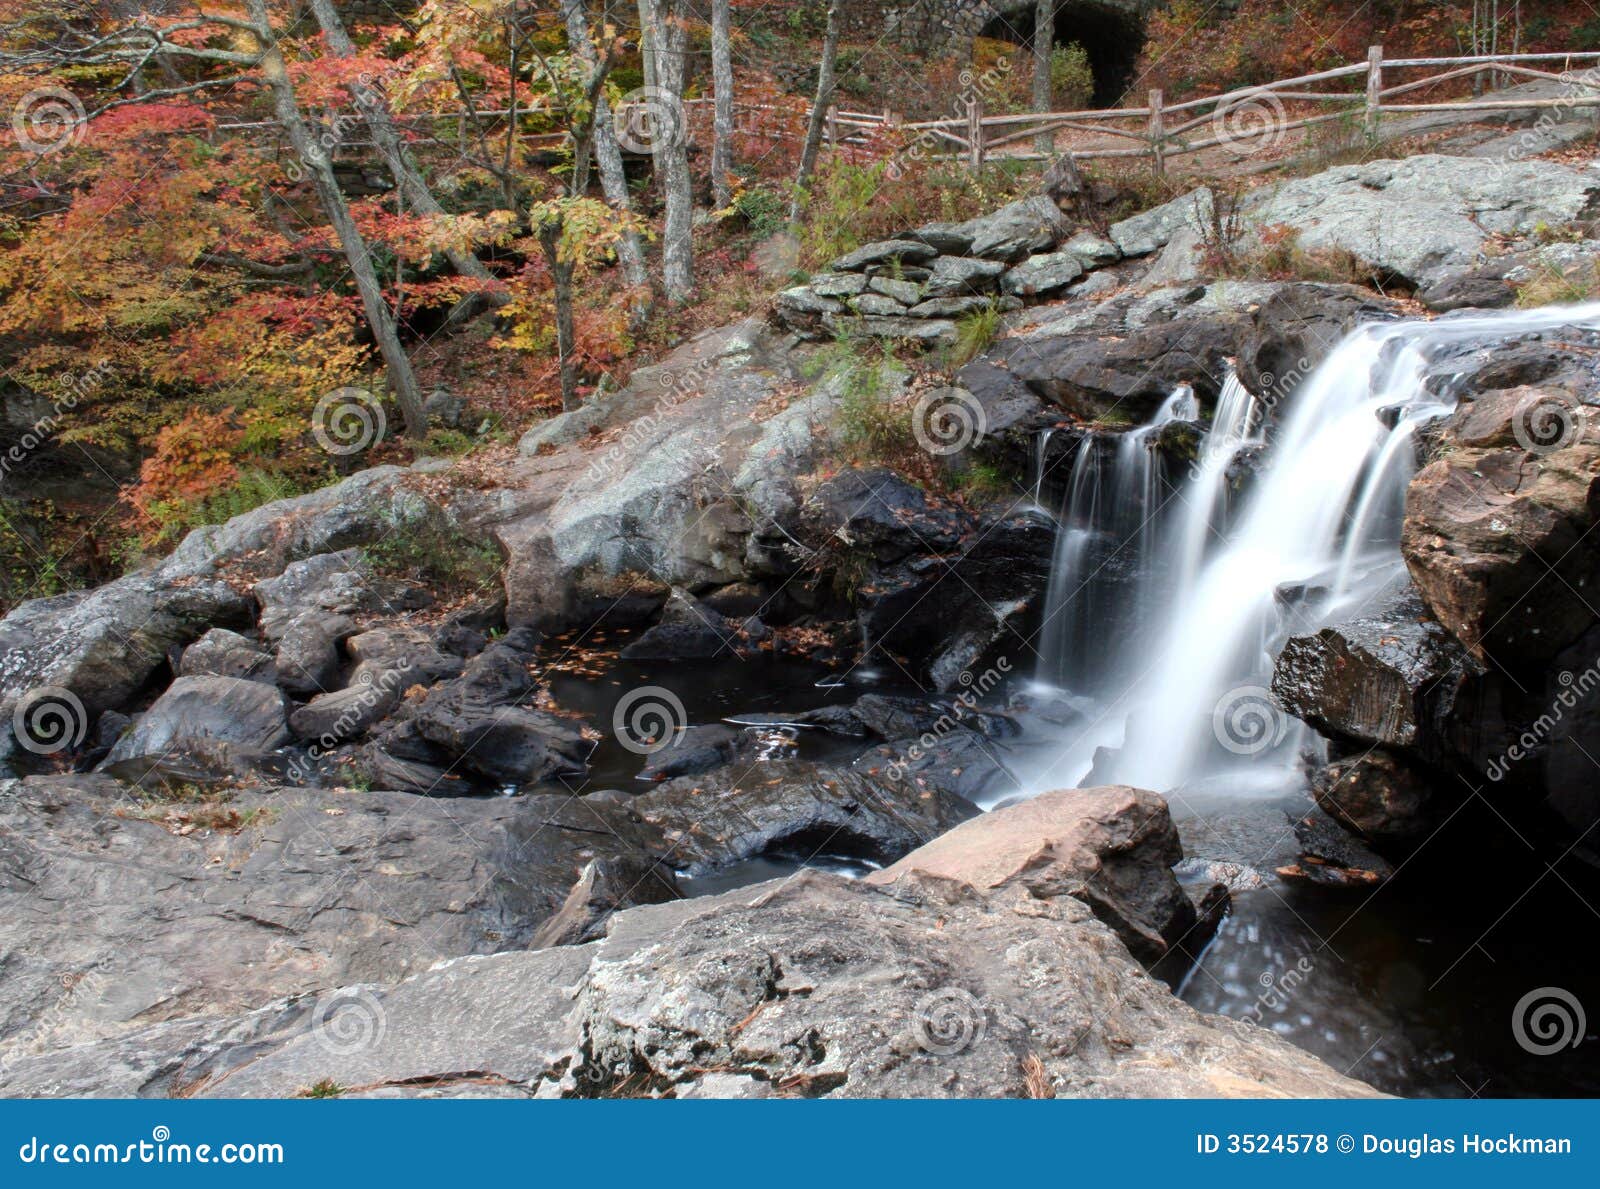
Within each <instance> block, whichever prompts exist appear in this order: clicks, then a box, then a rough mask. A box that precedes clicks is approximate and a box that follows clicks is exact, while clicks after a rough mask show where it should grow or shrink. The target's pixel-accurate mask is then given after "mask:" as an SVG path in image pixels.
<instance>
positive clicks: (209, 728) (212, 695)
mask: <svg viewBox="0 0 1600 1189" xmlns="http://www.w3.org/2000/svg"><path fill="white" fill-rule="evenodd" d="M287 709H288V704H287V703H286V702H285V700H284V697H283V695H282V694H281V693H279V692H278V691H277V690H276V689H275V688H273V687H272V686H270V685H264V684H263V683H261V682H259V681H247V680H245V679H243V678H238V677H180V678H178V679H177V680H176V681H174V682H173V683H172V685H171V686H169V687H168V688H167V691H166V692H165V693H163V694H162V695H161V696H160V697H159V698H157V699H156V700H155V702H154V703H153V704H152V705H151V707H150V709H148V710H146V711H145V712H144V713H143V714H142V715H140V716H139V717H138V718H137V719H136V720H135V721H134V724H133V726H132V727H131V728H129V729H128V730H127V731H125V732H123V734H122V736H121V737H120V738H119V739H118V740H117V742H116V744H115V745H114V746H113V747H112V748H111V751H110V753H109V754H108V755H107V756H106V758H105V760H104V761H103V763H102V766H103V767H106V768H112V767H115V768H117V769H119V770H122V771H126V770H127V769H128V768H129V767H130V766H133V765H137V764H140V763H150V764H153V763H155V762H156V761H158V760H160V759H162V758H163V757H165V756H168V755H170V754H172V753H182V752H183V751H184V750H185V749H186V748H188V747H190V746H191V745H193V744H197V743H201V744H203V743H208V742H209V743H224V744H228V745H231V746H232V747H233V748H236V749H238V750H239V751H240V752H243V753H261V752H269V751H272V750H274V749H275V748H278V747H281V746H283V745H284V744H285V743H287V742H288V741H289V726H288V721H287V718H286V712H287Z"/></svg>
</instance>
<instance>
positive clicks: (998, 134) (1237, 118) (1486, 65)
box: [224, 46, 1600, 173]
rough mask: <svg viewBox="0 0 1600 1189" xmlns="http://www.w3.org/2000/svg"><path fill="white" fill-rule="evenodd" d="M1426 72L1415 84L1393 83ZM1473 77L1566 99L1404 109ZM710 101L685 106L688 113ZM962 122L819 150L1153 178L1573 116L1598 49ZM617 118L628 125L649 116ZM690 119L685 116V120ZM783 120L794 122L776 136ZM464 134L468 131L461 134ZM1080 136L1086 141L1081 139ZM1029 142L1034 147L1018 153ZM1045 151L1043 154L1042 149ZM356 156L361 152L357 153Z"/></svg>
mask: <svg viewBox="0 0 1600 1189" xmlns="http://www.w3.org/2000/svg"><path fill="white" fill-rule="evenodd" d="M1417 72H1431V73H1426V74H1423V75H1422V76H1421V77H1409V78H1406V80H1405V81H1396V79H1397V78H1398V77H1401V76H1405V75H1413V76H1414V75H1415V74H1416V73H1417ZM1469 79H1470V80H1473V81H1474V82H1475V83H1482V82H1484V81H1487V82H1488V83H1489V84H1490V85H1491V86H1493V85H1495V84H1497V83H1500V82H1503V81H1510V80H1519V81H1524V80H1526V81H1547V82H1555V83H1559V84H1561V86H1562V88H1563V94H1561V95H1555V96H1547V97H1542V98H1510V97H1506V96H1504V95H1497V94H1496V93H1495V92H1493V91H1489V92H1486V93H1482V94H1475V95H1473V96H1471V97H1468V98H1465V99H1462V98H1454V99H1438V100H1433V101H1417V100H1415V99H1413V100H1412V101H1409V102H1400V100H1402V99H1403V98H1404V97H1407V96H1416V95H1417V93H1418V92H1421V91H1425V90H1427V89H1428V88H1431V87H1437V86H1439V85H1441V84H1444V83H1451V82H1459V81H1461V80H1469ZM711 102H712V100H711V99H709V98H705V99H690V100H687V101H686V103H685V106H686V107H687V108H689V109H695V108H697V107H700V106H702V105H707V106H708V105H710V104H711ZM960 106H961V111H960V113H959V114H957V115H955V116H951V117H947V118H944V119H938V120H914V121H905V120H901V119H899V118H898V117H896V116H895V115H894V114H893V113H891V112H888V111H884V112H862V111H847V110H843V109H840V108H838V107H837V106H834V105H830V107H829V109H828V113H827V121H826V125H825V127H826V136H825V143H826V144H827V145H829V146H831V147H833V148H834V149H836V150H837V149H843V150H847V151H855V152H860V153H863V154H865V155H866V156H869V157H872V156H892V155H893V154H895V153H897V152H905V151H906V147H907V146H908V145H915V146H917V149H916V151H917V154H918V156H920V157H942V158H955V159H958V160H960V161H963V162H965V163H966V164H967V165H968V166H970V167H971V168H973V169H982V168H983V166H984V164H985V162H986V161H988V160H989V159H990V158H994V157H1003V158H1007V159H1012V160H1042V159H1054V158H1055V157H1057V156H1061V155H1066V154H1067V153H1070V154H1071V156H1072V157H1074V158H1075V159H1077V160H1092V159H1095V158H1132V159H1138V158H1145V159H1148V160H1149V161H1150V164H1151V166H1152V168H1153V169H1154V170H1155V171H1156V172H1157V173H1161V172H1163V171H1164V170H1165V168H1166V164H1167V162H1168V161H1170V160H1172V159H1173V158H1175V157H1179V156H1182V155H1184V154H1188V153H1198V152H1201V151H1203V150H1205V149H1210V148H1216V147H1219V146H1226V147H1227V148H1228V149H1230V150H1232V151H1233V152H1235V153H1237V154H1239V155H1241V156H1242V155H1248V154H1251V153H1256V152H1259V151H1262V150H1263V149H1266V148H1270V147H1272V146H1273V145H1275V144H1276V143H1277V142H1279V141H1281V140H1282V139H1283V138H1284V137H1285V136H1286V135H1287V134H1288V133H1290V132H1294V131H1297V130H1303V129H1308V128H1313V127H1316V126H1317V125H1320V124H1328V123H1333V122H1336V121H1345V122H1347V123H1349V124H1350V125H1351V127H1352V129H1355V128H1359V129H1360V131H1361V133H1362V135H1364V136H1365V137H1367V138H1369V139H1371V138H1375V137H1376V135H1377V133H1378V129H1379V124H1380V121H1381V120H1382V119H1383V117H1385V116H1390V115H1400V114H1422V113H1429V112H1447V113H1453V112H1482V113H1484V114H1486V115H1487V114H1491V113H1497V112H1498V113H1504V112H1511V111H1521V110H1552V111H1562V110H1565V111H1579V110H1593V109H1596V108H1600V51H1588V52H1581V53H1579V52H1574V53H1544V54H1485V55H1478V56H1473V57H1457V58H1395V59H1385V58H1384V56H1383V48H1382V47H1381V46H1373V47H1372V48H1371V49H1369V50H1368V52H1367V60H1366V61H1365V62H1356V63H1351V64H1350V65H1347V66H1337V67H1334V68H1332V69H1330V70H1319V71H1317V72H1315V73H1312V74H1302V75H1298V76H1296V77H1295V78H1286V79H1279V80H1277V81H1275V82H1270V83H1262V84H1260V85H1258V86H1252V87H1241V88H1239V89H1237V90H1233V91H1228V92H1225V93H1224V94H1221V95H1210V96H1206V97H1203V98H1200V99H1190V100H1187V101H1185V102H1183V103H1171V104H1169V103H1166V102H1165V101H1164V99H1163V96H1162V93H1161V91H1160V90H1152V91H1151V92H1149V97H1148V100H1147V102H1146V104H1145V106H1143V107H1114V108H1095V109H1090V110H1087V111H1053V112H1021V113H1011V114H1004V115H984V114H983V99H982V96H981V95H971V96H968V97H967V98H965V99H964V100H962V101H961V103H960ZM629 107H630V105H624V107H623V108H622V109H621V110H619V112H618V113H617V116H618V120H619V121H620V122H628V121H632V120H635V119H637V118H639V117H640V116H642V115H645V114H646V113H642V112H633V111H630V110H629ZM734 110H735V116H736V120H739V121H741V123H740V126H739V127H738V128H737V130H738V131H741V132H743V133H745V134H747V135H755V136H759V137H766V138H771V139H774V140H778V139H793V140H798V139H800V138H801V137H803V135H804V133H803V131H799V132H797V131H795V129H796V128H799V129H803V128H804V126H805V124H806V122H807V120H808V119H809V115H810V111H811V108H810V107H808V106H806V105H804V104H799V103H797V104H796V105H795V106H794V107H792V108H790V107H780V106H778V105H773V104H759V103H736V104H735V105H734ZM470 114H471V115H472V117H473V118H474V119H475V120H478V119H485V118H495V117H506V116H509V115H511V114H512V113H510V112H507V111H481V112H475V113H470ZM685 114H687V113H685ZM703 114H704V115H705V116H706V118H704V119H699V120H687V119H686V120H685V124H686V125H687V126H689V127H690V129H691V135H699V134H700V133H699V132H698V131H696V130H695V129H697V128H704V127H705V126H708V125H709V123H710V120H709V112H706V113H703ZM468 115H469V113H466V112H461V113H441V114H440V115H437V116H432V117H426V118H425V119H427V120H433V121H437V120H441V119H451V118H455V119H458V120H460V121H463V123H464V122H465V121H466V119H467V118H468ZM785 123H788V124H789V125H791V126H790V127H787V128H786V127H784V125H785ZM270 125H271V122H270V121H261V122H259V123H250V124H231V125H225V126H224V127H225V128H228V129H244V128H256V127H263V128H265V127H269V126H270ZM1063 132H1070V133H1075V134H1078V137H1077V138H1076V139H1075V140H1074V142H1073V143H1072V144H1071V145H1070V146H1069V147H1066V148H1064V149H1062V148H1058V147H1057V137H1058V135H1059V134H1060V133H1063ZM463 134H464V130H463ZM1085 138H1087V139H1085ZM524 139H525V140H526V141H527V142H531V143H533V144H535V145H537V146H540V147H551V148H554V147H557V146H559V145H560V144H561V143H562V142H563V141H564V140H565V133H534V134H529V135H528V136H526V137H525V138H524ZM1030 141H1032V142H1034V146H1033V147H1031V148H1027V147H1023V146H1025V145H1027V144H1028V142H1030ZM1043 142H1048V144H1049V145H1050V148H1049V149H1048V151H1043V150H1042V149H1041V148H1040V145H1041V143H1043ZM354 147H361V146H359V145H355V146H354Z"/></svg>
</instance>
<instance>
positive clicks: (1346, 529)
mask: <svg viewBox="0 0 1600 1189" xmlns="http://www.w3.org/2000/svg"><path fill="white" fill-rule="evenodd" d="M1596 322H1600V304H1597V305H1588V306H1581V307H1566V308H1549V309H1541V310H1529V311H1520V310H1519V311H1507V312H1505V313H1496V314H1474V315H1470V316H1464V317H1454V316H1452V317H1446V318H1441V319H1439V320H1437V321H1431V322H1424V321H1405V322H1393V323H1382V324H1377V325H1372V326H1367V327H1364V328H1362V329H1359V330H1357V331H1355V332H1353V333H1351V334H1350V335H1349V336H1347V337H1346V338H1345V339H1344V341H1343V342H1342V343H1340V344H1339V346H1338V347H1336V348H1335V349H1334V351H1333V352H1332V353H1331V354H1330V355H1329V356H1328V358H1327V359H1326V360H1325V361H1324V362H1323V363H1322V364H1321V365H1320V366H1319V367H1317V368H1316V370H1315V371H1313V372H1312V373H1311V374H1310V375H1309V376H1308V377H1306V378H1305V379H1304V380H1303V381H1302V382H1301V383H1300V384H1299V386H1298V387H1297V388H1295V389H1294V390H1293V391H1292V392H1290V393H1289V394H1288V395H1287V397H1286V398H1285V399H1283V401H1282V405H1283V408H1282V409H1279V408H1277V407H1275V406H1276V404H1277V402H1276V401H1275V400H1273V399H1271V398H1267V399H1258V398H1257V397H1254V396H1252V395H1251V394H1250V393H1249V392H1248V391H1246V389H1245V388H1244V386H1243V385H1242V384H1241V383H1240V382H1239V380H1238V379H1237V378H1236V377H1234V376H1232V375H1230V376H1229V377H1228V378H1227V381H1226V383H1225V384H1224V385H1223V388H1222V393H1221V396H1220V398H1219V399H1218V402H1217V407H1216V412H1215V415H1214V417H1213V418H1212V421H1211V424H1210V427H1209V429H1208V430H1207V432H1206V433H1205V436H1204V437H1203V438H1202V439H1201V441H1200V443H1199V446H1198V449H1197V452H1196V458H1195V460H1194V462H1193V464H1192V466H1190V467H1189V468H1188V469H1187V474H1179V475H1172V474H1164V473H1163V469H1162V462H1161V459H1160V458H1159V457H1158V456H1157V455H1156V453H1155V452H1154V451H1153V450H1152V449H1151V446H1152V445H1153V438H1154V435H1157V434H1159V433H1160V430H1161V427H1162V426H1164V425H1166V424H1168V423H1169V422H1171V421H1173V420H1177V419H1193V417H1194V416H1195V415H1196V414H1197V410H1196V409H1194V407H1193V395H1192V394H1191V393H1186V391H1184V390H1180V392H1178V393H1174V394H1173V397H1172V398H1171V399H1169V400H1168V401H1167V402H1166V404H1164V405H1163V406H1162V408H1161V410H1160V411H1159V412H1158V413H1157V415H1156V417H1155V418H1154V419H1152V421H1151V422H1150V423H1149V424H1148V425H1145V426H1142V427H1140V428H1138V429H1136V430H1133V431H1129V432H1127V433H1125V434H1123V435H1122V438H1123V440H1122V441H1121V442H1119V443H1117V444H1116V445H1115V446H1114V447H1112V448H1111V449H1110V450H1108V449H1107V448H1106V446H1105V445H1104V444H1102V443H1099V442H1097V440H1096V439H1095V438H1089V439H1087V440H1085V442H1084V443H1083V445H1082V446H1081V447H1080V449H1079V454H1078V457H1077V459H1076V462H1075V464H1074V469H1073V474H1072V478H1071V481H1070V482H1069V483H1068V485H1067V491H1066V501H1065V505H1064V507H1063V508H1062V510H1061V512H1060V513H1059V515H1058V517H1057V520H1058V523H1059V524H1060V535H1059V538H1058V542H1057V549H1056V557H1055V569H1054V571H1053V573H1052V575H1051V581H1050V592H1049V597H1048V601H1047V607H1046V614H1047V616H1048V618H1047V621H1046V625H1045V629H1044V632H1043V635H1042V641H1041V655H1042V656H1043V658H1044V659H1043V661H1042V663H1041V667H1040V677H1041V678H1042V679H1043V680H1045V681H1047V682H1048V683H1049V684H1051V685H1055V686H1059V687H1062V688H1064V689H1066V690H1067V691H1070V692H1071V693H1072V694H1074V695H1080V696H1084V697H1087V698H1088V699H1089V701H1090V702H1091V703H1092V704H1093V705H1094V706H1095V707H1096V710H1095V712H1094V713H1093V714H1091V715H1089V716H1088V717H1087V719H1086V720H1085V721H1084V722H1082V723H1080V724H1078V725H1076V726H1075V727H1073V728H1069V729H1068V730H1067V731H1066V732H1065V737H1064V738H1063V740H1062V746H1061V747H1060V749H1059V751H1058V752H1057V754H1056V755H1055V756H1054V757H1053V758H1052V760H1051V761H1050V762H1049V763H1048V764H1047V765H1046V766H1045V768H1044V770H1043V771H1041V772H1039V773H1037V774H1036V775H1035V778H1034V781H1033V783H1034V786H1035V787H1036V788H1040V789H1043V788H1058V787H1061V786H1063V785H1072V784H1079V783H1085V782H1088V783H1095V784H1100V783H1111V782H1115V783H1124V784H1133V785H1140V786H1143V787H1146V788H1152V789H1157V790H1163V791H1164V790H1168V789H1172V788H1175V787H1177V786H1180V785H1184V784H1191V783H1195V782H1198V781H1202V780H1207V779H1209V778H1213V777H1219V776H1224V775H1226V776H1227V777H1229V778H1230V779H1231V780H1232V781H1234V782H1235V783H1236V784H1239V785H1241V786H1242V784H1243V782H1244V781H1245V780H1247V779H1249V780H1254V781H1259V782H1261V783H1264V784H1267V785H1269V786H1275V787H1277V788H1282V787H1284V786H1285V785H1286V784H1287V783H1288V782H1290V781H1292V780H1293V769H1294V767H1295V764H1296V760H1297V754H1298V752H1299V750H1300V747H1301V746H1302V745H1303V744H1304V743H1305V742H1306V733H1305V728H1303V727H1302V726H1301V725H1300V724H1298V723H1296V722H1293V721H1292V720H1289V719H1287V718H1286V717H1285V716H1284V715H1283V714H1282V712H1281V711H1279V710H1277V709H1276V708H1275V707H1274V706H1273V705H1272V704H1271V701H1270V698H1269V695H1268V692H1267V687H1268V686H1269V685H1270V684H1271V676H1272V665H1273V662H1274V660H1275V659H1276V657H1277V654H1278V652H1279V651H1280V650H1281V649H1282V647H1283V644H1284V642H1285V641H1286V640H1287V639H1288V637H1289V636H1290V635H1291V634H1296V633H1304V632H1308V631H1314V630H1315V629H1316V628H1317V627H1319V626H1322V625H1324V624H1326V623H1330V622H1333V621H1335V620H1336V619H1339V618H1341V617H1343V616H1345V615H1348V614H1351V613H1353V612H1355V611H1356V610H1358V609H1359V608H1360V606H1362V605H1363V604H1364V603H1365V602H1367V601H1368V600H1371V599H1372V598H1374V597H1375V596H1377V595H1379V594H1381V593H1383V592H1384V591H1386V590H1389V589H1392V588H1393V587H1394V585H1395V584H1397V583H1398V582H1400V581H1402V580H1403V578H1404V574H1405V567H1404V563H1403V561H1402V560H1401V557H1400V546H1399V542H1400V525H1401V519H1402V517H1403V514H1404V506H1405V491H1406V487H1407V485H1408V484H1409V482H1410V480H1411V476H1412V473H1413V470H1414V466H1415V441H1416V433H1417V430H1418V429H1419V428H1420V427H1421V426H1423V425H1424V424H1426V423H1427V422H1428V421H1430V420H1433V419H1434V418H1437V417H1440V416H1443V415H1445V414H1448V413H1449V412H1450V411H1451V410H1452V409H1453V407H1454V404H1453V400H1452V399H1451V398H1450V397H1448V396H1440V395H1438V394H1437V393H1431V392H1429V391H1428V390H1427V388H1426V387H1425V384H1424V381H1425V379H1426V377H1427V373H1428V367H1429V361H1430V359H1432V358H1433V357H1435V355H1436V354H1437V353H1438V352H1439V350H1440V349H1441V348H1443V347H1446V346H1450V345H1458V344H1462V343H1474V344H1477V343H1481V344H1484V345H1486V346H1487V345H1489V344H1492V343H1493V342H1495V341H1496V340H1499V339H1504V338H1506V337H1509V336H1514V335H1520V334H1525V333H1528V332H1532V331H1538V330H1542V329H1548V328H1552V327H1557V326H1563V325H1574V324H1580V323H1583V324H1594V323H1596ZM1247 453H1249V454H1254V455H1255V456H1256V457H1255V459H1254V464H1253V467H1251V468H1249V473H1248V475H1247V477H1246V478H1245V479H1244V480H1243V482H1242V489H1241V490H1239V491H1230V477H1229V476H1230V472H1232V471H1234V470H1235V468H1236V467H1237V466H1238V464H1240V463H1241V462H1242V461H1243V456H1245V455H1246V454H1247ZM1169 469H1170V468H1169ZM1119 565H1121V566H1123V567H1124V571H1122V572H1119V570H1118V567H1119ZM1127 567H1131V569H1128V568H1127ZM1247 764H1248V767H1246V765H1247Z"/></svg>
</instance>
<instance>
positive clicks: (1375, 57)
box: [1366, 45, 1383, 144]
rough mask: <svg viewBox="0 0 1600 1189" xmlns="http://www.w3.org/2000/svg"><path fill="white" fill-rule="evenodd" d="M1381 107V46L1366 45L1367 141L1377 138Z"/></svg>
mask: <svg viewBox="0 0 1600 1189" xmlns="http://www.w3.org/2000/svg"><path fill="white" fill-rule="evenodd" d="M1382 108H1383V47H1382V46H1381V45H1373V46H1368V47H1367V118H1366V130H1367V141H1368V143H1369V144H1370V143H1371V142H1373V141H1375V140H1377V139H1378V116H1379V114H1380V112H1381V110H1382Z"/></svg>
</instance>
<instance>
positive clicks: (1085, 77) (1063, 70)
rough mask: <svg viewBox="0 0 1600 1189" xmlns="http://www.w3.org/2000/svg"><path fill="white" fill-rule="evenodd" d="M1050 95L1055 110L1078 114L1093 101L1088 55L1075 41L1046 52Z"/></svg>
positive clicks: (1092, 73) (1092, 84) (1091, 71)
mask: <svg viewBox="0 0 1600 1189" xmlns="http://www.w3.org/2000/svg"><path fill="white" fill-rule="evenodd" d="M1050 95H1051V102H1052V103H1053V104H1054V105H1055V107H1056V109H1057V110H1058V111H1079V110H1082V109H1083V108H1085V107H1088V106H1089V101H1090V100H1091V99H1093V98H1094V71H1093V70H1092V69H1091V68H1090V66H1089V52H1088V51H1087V50H1085V49H1084V48H1083V47H1082V46H1081V45H1079V44H1078V43H1077V42H1075V41H1074V42H1070V43H1069V44H1067V45H1058V46H1056V48H1055V49H1053V50H1051V51H1050Z"/></svg>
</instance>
